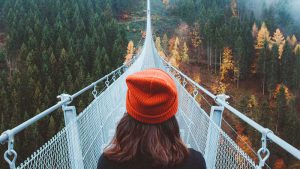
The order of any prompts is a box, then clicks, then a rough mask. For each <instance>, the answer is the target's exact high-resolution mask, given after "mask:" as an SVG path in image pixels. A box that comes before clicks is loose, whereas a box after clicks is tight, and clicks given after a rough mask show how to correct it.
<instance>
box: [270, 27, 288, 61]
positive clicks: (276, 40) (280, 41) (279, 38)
mask: <svg viewBox="0 0 300 169" xmlns="http://www.w3.org/2000/svg"><path fill="white" fill-rule="evenodd" d="M271 43H273V44H276V45H277V46H278V54H279V56H278V57H279V58H281V56H282V53H283V48H284V45H285V39H284V36H283V35H282V33H281V31H280V29H276V31H275V33H274V35H273V37H272V40H271Z"/></svg>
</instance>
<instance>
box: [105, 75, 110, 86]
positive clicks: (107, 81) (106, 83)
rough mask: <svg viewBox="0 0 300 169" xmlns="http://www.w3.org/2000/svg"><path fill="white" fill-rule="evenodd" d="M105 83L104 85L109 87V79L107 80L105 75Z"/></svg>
mask: <svg viewBox="0 0 300 169" xmlns="http://www.w3.org/2000/svg"><path fill="white" fill-rule="evenodd" d="M105 85H106V87H109V80H108V76H106V81H105Z"/></svg>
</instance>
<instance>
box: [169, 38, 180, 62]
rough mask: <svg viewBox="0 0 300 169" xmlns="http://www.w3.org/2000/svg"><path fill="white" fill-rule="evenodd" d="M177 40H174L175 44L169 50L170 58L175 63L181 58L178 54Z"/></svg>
mask: <svg viewBox="0 0 300 169" xmlns="http://www.w3.org/2000/svg"><path fill="white" fill-rule="evenodd" d="M179 43H180V42H179V38H178V37H176V38H175V42H174V46H173V48H172V50H171V53H172V55H171V56H172V58H174V59H175V60H176V61H180V60H181V58H180V54H179Z"/></svg>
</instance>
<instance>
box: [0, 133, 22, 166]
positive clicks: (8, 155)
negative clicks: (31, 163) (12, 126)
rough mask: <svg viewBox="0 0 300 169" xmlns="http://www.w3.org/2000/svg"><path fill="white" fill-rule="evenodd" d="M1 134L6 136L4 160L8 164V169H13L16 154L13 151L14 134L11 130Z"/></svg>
mask: <svg viewBox="0 0 300 169" xmlns="http://www.w3.org/2000/svg"><path fill="white" fill-rule="evenodd" d="M3 134H6V135H7V136H8V142H7V150H6V151H5V153H4V160H5V161H6V162H7V163H8V165H9V168H10V169H15V168H16V160H17V156H18V154H17V152H16V151H15V150H14V142H15V141H14V134H13V133H12V131H11V130H7V131H5V132H4V133H3Z"/></svg>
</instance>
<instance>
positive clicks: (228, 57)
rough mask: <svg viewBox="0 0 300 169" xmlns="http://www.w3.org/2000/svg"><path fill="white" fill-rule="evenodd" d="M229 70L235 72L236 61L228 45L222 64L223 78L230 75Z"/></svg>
mask: <svg viewBox="0 0 300 169" xmlns="http://www.w3.org/2000/svg"><path fill="white" fill-rule="evenodd" d="M229 72H234V61H233V57H232V50H231V49H230V48H228V47H225V48H224V52H223V60H222V64H221V80H222V81H223V80H225V79H226V78H227V77H228V73H229Z"/></svg>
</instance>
